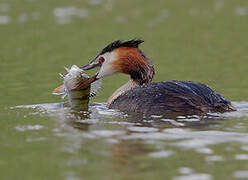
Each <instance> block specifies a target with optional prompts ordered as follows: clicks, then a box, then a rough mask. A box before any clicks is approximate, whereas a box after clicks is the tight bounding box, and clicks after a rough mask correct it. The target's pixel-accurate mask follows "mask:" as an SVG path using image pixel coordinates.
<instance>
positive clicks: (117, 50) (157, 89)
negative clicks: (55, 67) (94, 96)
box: [79, 39, 235, 115]
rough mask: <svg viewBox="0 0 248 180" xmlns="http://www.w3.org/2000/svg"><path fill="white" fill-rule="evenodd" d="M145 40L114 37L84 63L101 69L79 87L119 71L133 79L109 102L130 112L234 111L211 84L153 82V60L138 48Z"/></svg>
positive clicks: (189, 113)
mask: <svg viewBox="0 0 248 180" xmlns="http://www.w3.org/2000/svg"><path fill="white" fill-rule="evenodd" d="M142 42H143V41H142V40H135V39H134V40H130V41H120V40H118V41H114V42H112V43H110V44H109V45H108V46H107V47H105V48H104V49H103V50H102V51H101V52H100V53H99V54H98V55H97V56H96V58H95V59H94V60H93V61H91V62H90V63H89V64H87V65H85V66H83V67H81V68H82V69H83V70H89V69H92V68H95V67H99V68H100V70H99V71H98V72H97V73H96V75H95V76H93V77H92V78H90V79H89V80H88V81H86V82H85V83H83V84H81V85H80V86H79V88H81V87H83V86H87V85H88V84H90V83H92V82H94V81H96V80H98V79H100V78H103V77H106V76H109V75H112V74H116V73H124V74H129V75H130V78H131V79H130V80H129V81H128V82H127V83H126V84H124V85H123V86H121V87H120V88H119V89H117V90H116V91H115V92H114V94H113V95H112V96H111V97H110V98H109V100H108V102H107V106H108V107H109V108H112V109H119V110H121V111H123V112H127V113H142V114H148V115H149V114H150V115H151V114H158V115H163V114H168V113H177V114H182V115H192V114H206V113H209V112H227V111H234V110H235V108H234V107H233V106H232V105H231V103H230V101H228V100H226V99H225V98H224V97H222V96H221V95H220V94H218V93H216V92H215V91H213V90H212V89H210V88H209V87H207V86H206V85H204V84H201V83H198V82H191V81H167V82H153V83H152V79H153V76H154V68H153V65H152V63H151V61H150V60H149V59H148V58H147V57H146V56H145V55H144V54H143V53H142V51H141V50H140V49H139V48H138V46H139V44H141V43H142Z"/></svg>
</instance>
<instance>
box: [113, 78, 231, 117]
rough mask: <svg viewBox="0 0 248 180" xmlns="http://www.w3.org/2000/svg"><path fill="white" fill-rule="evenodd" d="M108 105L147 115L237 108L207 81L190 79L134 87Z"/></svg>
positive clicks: (204, 112) (194, 112)
mask: <svg viewBox="0 0 248 180" xmlns="http://www.w3.org/2000/svg"><path fill="white" fill-rule="evenodd" d="M109 108H112V109H119V110H121V111H123V112H125V113H129V114H132V113H137V114H140V113H142V114H145V115H168V114H170V113H175V114H177V115H193V114H206V113H210V112H226V111H231V110H234V109H233V107H232V106H231V103H230V101H228V100H226V99H225V98H224V97H222V96H221V95H220V94H218V93H216V92H215V91H213V90H212V89H210V88H209V87H207V86H206V85H204V84H201V83H197V82H191V81H166V82H153V83H149V84H146V85H142V86H138V87H135V88H132V89H130V90H128V91H126V92H125V93H123V94H122V95H120V96H118V97H117V98H116V99H114V100H113V101H112V102H111V103H110V104H109Z"/></svg>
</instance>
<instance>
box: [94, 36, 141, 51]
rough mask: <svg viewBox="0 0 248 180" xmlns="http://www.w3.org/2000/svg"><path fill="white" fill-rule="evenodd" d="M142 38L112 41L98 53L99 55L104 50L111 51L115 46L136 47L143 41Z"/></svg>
mask: <svg viewBox="0 0 248 180" xmlns="http://www.w3.org/2000/svg"><path fill="white" fill-rule="evenodd" d="M143 42H144V41H143V40H140V39H132V40H130V41H120V40H117V41H114V42H112V43H110V44H109V45H107V46H106V47H105V48H104V49H103V50H102V51H101V52H100V53H99V55H102V54H104V53H106V52H111V51H113V50H114V49H116V48H120V47H134V48H138V47H139V44H141V43H143Z"/></svg>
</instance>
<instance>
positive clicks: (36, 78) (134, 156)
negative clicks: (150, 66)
mask: <svg viewBox="0 0 248 180" xmlns="http://www.w3.org/2000/svg"><path fill="white" fill-rule="evenodd" d="M58 8H63V9H58ZM247 22H248V2H247V1H244V0H235V1H234V0H209V1H204V0H201V1H199V0H188V1H183V0H173V1H169V0H167V1H164V0H157V1H145V0H143V1H142V0H137V1H131V0H130V1H127V0H126V1H121V0H87V1H86V0H85V1H83V0H81V1H80V0H70V1H68V0H52V1H49V0H42V1H41V0H0V39H1V45H0V84H1V86H0V100H1V101H0V125H1V131H0V169H1V173H0V179H25V180H29V179H30V180H31V179H65V180H78V179H87V180H89V179H96V180H98V179H106V180H109V179H115V180H116V179H121V180H126V179H128V180H131V179H135V180H139V179H142V180H143V179H174V180H180V178H181V179H186V178H189V179H196V180H198V179H200V178H202V179H204V180H205V179H206V180H209V179H240V178H242V179H248V130H247V126H248V102H246V101H248V91H247V88H248V83H247V82H248V78H247V68H248V54H247V42H248V36H247V32H248V23H247ZM134 37H137V38H142V39H144V40H145V43H144V44H143V45H141V49H142V50H143V51H144V53H145V54H146V55H147V56H148V57H149V58H150V59H151V60H152V62H153V63H154V66H155V69H156V76H155V81H163V80H171V79H177V80H193V81H199V82H202V83H205V84H207V85H209V86H210V87H212V88H213V89H215V90H216V91H218V92H219V93H221V94H222V95H223V96H225V97H226V98H228V99H230V100H231V101H234V102H235V103H234V104H235V106H236V107H237V108H238V112H235V113H227V114H224V115H223V117H221V118H219V119H208V120H206V119H205V120H201V121H199V119H197V118H195V119H193V120H188V119H181V120H180V119H179V121H173V120H168V119H160V118H156V117H154V118H151V119H144V120H143V121H137V120H135V119H132V118H130V117H126V116H123V115H121V114H118V113H117V112H115V111H110V110H107V109H106V107H105V104H103V103H102V102H106V100H107V98H108V97H109V96H110V95H111V94H112V93H113V92H114V91H115V89H117V88H118V87H119V86H120V85H122V84H124V83H125V81H127V79H128V77H127V76H124V75H116V76H114V77H108V78H106V79H104V81H103V87H102V90H101V92H100V94H99V96H97V97H96V98H94V99H92V102H101V103H99V104H93V105H91V107H90V113H89V114H88V115H85V116H84V117H78V116H75V115H74V114H72V113H70V112H68V109H60V108H56V107H55V106H56V105H57V104H49V103H55V102H61V101H62V100H61V99H60V98H59V97H56V96H53V95H52V94H51V92H52V90H53V89H54V88H55V87H56V86H58V85H59V84H60V83H61V79H60V78H59V76H58V73H60V72H63V71H64V70H63V67H64V66H68V67H69V66H71V65H72V64H76V65H83V64H85V63H87V62H88V61H90V60H91V59H92V58H94V57H95V55H96V54H97V53H98V52H99V51H100V50H101V49H102V48H103V47H105V46H106V45H107V44H108V43H109V42H111V41H114V40H117V39H122V40H126V39H131V38H134ZM93 73H94V72H92V74H93ZM30 104H43V105H41V106H39V107H38V108H27V107H20V108H15V106H18V105H30ZM11 107H13V108H11ZM31 107H36V106H31ZM181 176H185V177H181ZM186 176H187V177H186Z"/></svg>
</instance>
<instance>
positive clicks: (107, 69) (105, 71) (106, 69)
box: [97, 52, 116, 79]
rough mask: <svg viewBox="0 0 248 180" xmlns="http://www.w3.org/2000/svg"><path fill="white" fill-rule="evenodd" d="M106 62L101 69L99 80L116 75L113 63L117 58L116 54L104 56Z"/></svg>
mask: <svg viewBox="0 0 248 180" xmlns="http://www.w3.org/2000/svg"><path fill="white" fill-rule="evenodd" d="M103 57H104V59H105V62H104V63H103V64H102V67H101V68H100V70H99V72H98V75H97V78H98V79H99V78H103V77H105V76H109V75H111V74H115V73H116V70H114V69H113V67H112V63H113V61H114V60H115V58H116V53H115V52H111V53H106V54H104V55H103Z"/></svg>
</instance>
